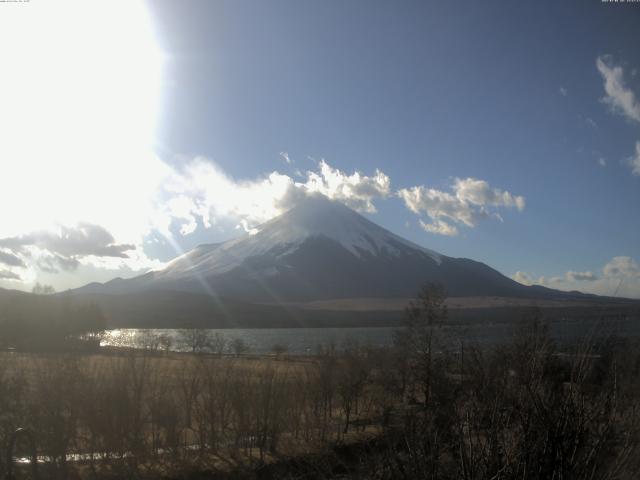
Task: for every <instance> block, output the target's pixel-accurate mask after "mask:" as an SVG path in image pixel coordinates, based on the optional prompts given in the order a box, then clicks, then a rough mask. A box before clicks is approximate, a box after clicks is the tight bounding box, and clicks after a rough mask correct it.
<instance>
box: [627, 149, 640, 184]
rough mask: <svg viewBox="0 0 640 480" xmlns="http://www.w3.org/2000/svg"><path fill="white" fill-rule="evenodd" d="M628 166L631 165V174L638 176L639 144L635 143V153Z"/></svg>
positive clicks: (639, 169) (639, 171)
mask: <svg viewBox="0 0 640 480" xmlns="http://www.w3.org/2000/svg"><path fill="white" fill-rule="evenodd" d="M629 165H631V172H632V173H633V174H634V175H639V176H640V142H636V152H635V154H634V155H633V156H632V157H631V158H630V159H629Z"/></svg>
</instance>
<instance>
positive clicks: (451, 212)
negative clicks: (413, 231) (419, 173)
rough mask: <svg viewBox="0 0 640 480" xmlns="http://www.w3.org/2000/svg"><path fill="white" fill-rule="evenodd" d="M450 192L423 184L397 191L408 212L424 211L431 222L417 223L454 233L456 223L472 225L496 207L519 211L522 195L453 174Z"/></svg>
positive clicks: (521, 208)
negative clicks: (453, 178)
mask: <svg viewBox="0 0 640 480" xmlns="http://www.w3.org/2000/svg"><path fill="white" fill-rule="evenodd" d="M451 189H452V192H451V193H450V192H444V191H441V190H437V189H435V188H428V187H425V186H424V185H419V186H415V187H412V188H403V189H400V190H399V191H398V193H397V195H398V196H399V197H400V198H401V199H402V200H403V201H404V203H405V206H406V207H407V208H408V209H409V210H411V211H412V212H414V213H416V214H418V215H421V214H426V215H427V216H428V217H429V218H430V219H431V223H426V222H423V221H422V220H420V225H421V226H422V228H423V229H424V230H426V231H427V232H430V233H437V234H440V235H450V236H453V235H457V234H458V228H457V226H456V224H457V225H464V226H466V227H475V226H476V225H477V224H478V222H479V221H480V220H483V219H486V218H489V217H491V216H494V217H495V218H498V219H500V220H501V219H502V217H501V216H500V215H499V214H498V213H497V212H495V211H494V210H495V209H498V208H505V207H506V208H513V207H515V208H517V209H518V210H519V211H522V210H523V209H524V207H525V199H524V197H522V196H519V195H513V194H512V193H510V192H507V191H505V190H500V189H498V188H493V187H491V186H490V185H489V183H488V182H486V181H485V180H479V179H477V178H465V179H460V178H456V179H455V180H454V182H453V185H452V187H451Z"/></svg>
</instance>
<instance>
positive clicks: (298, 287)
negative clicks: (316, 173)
mask: <svg viewBox="0 0 640 480" xmlns="http://www.w3.org/2000/svg"><path fill="white" fill-rule="evenodd" d="M426 282H436V283H440V284H442V285H443V286H444V287H445V289H446V291H447V293H448V295H449V296H451V297H499V298H517V299H528V300H530V301H532V302H536V301H549V300H553V301H572V302H576V301H577V302H601V301H603V300H604V299H602V298H601V297H596V296H593V295H585V294H581V293H579V292H561V291H557V290H552V289H548V288H544V287H539V286H525V285H521V284H520V283H518V282H515V281H514V280H512V279H510V278H508V277H506V276H504V275H502V274H501V273H500V272H498V271H496V270H494V269H493V268H491V267H489V266H487V265H485V264H483V263H481V262H477V261H474V260H470V259H466V258H452V257H448V256H445V255H441V254H439V253H437V252H434V251H432V250H429V249H426V248H424V247H421V246H419V245H416V244H414V243H412V242H410V241H408V240H406V239H404V238H402V237H399V236H398V235H395V234H393V233H391V232H390V231H388V230H386V229H384V228H382V227H380V226H378V225H376V224H375V223H373V222H371V221H369V220H367V219H366V218H364V217H363V216H362V215H360V214H358V213H356V212H355V211H353V210H352V209H350V208H348V207H346V206H345V205H343V204H341V203H338V202H333V201H330V200H328V199H327V198H325V197H320V196H314V197H309V198H307V199H306V200H304V201H303V202H301V203H299V204H298V205H297V206H295V207H294V208H292V209H291V210H289V211H287V212H286V213H284V214H283V215H281V216H279V217H277V218H274V219H272V220H271V221H269V222H267V223H265V224H263V225H261V226H260V227H259V228H258V231H257V233H254V234H246V235H244V236H242V237H240V238H237V239H233V240H230V241H228V242H224V243H218V244H207V245H201V246H198V247H196V248H194V249H193V250H191V251H189V252H187V253H186V254H184V255H182V256H180V257H178V258H176V259H174V260H173V261H171V262H170V263H169V264H168V265H166V267H165V268H163V269H161V270H158V271H153V272H149V273H147V274H144V275H141V276H138V277H135V278H131V279H115V280H112V281H110V282H107V283H104V284H98V283H93V284H89V285H87V286H85V287H82V288H79V289H77V290H75V291H72V292H71V294H72V295H74V296H83V297H89V298H91V300H93V301H96V302H97V303H99V304H100V305H101V306H102V307H103V308H104V309H105V311H106V313H107V316H108V317H109V318H110V319H111V320H112V321H113V322H115V323H117V324H122V323H123V322H124V323H125V324H135V325H147V324H149V323H151V324H156V326H158V325H161V326H178V325H177V324H179V325H184V324H185V323H186V324H192V323H194V322H195V323H196V324H198V325H200V324H205V325H211V324H212V323H211V322H213V323H214V324H216V325H222V326H233V325H235V324H239V325H243V326H247V325H248V324H249V325H251V326H274V322H275V324H277V325H278V326H284V325H280V324H281V323H283V322H284V324H285V325H304V324H305V322H306V321H307V320H308V321H309V322H310V323H311V324H314V325H315V324H318V322H320V323H321V324H325V323H326V322H328V324H330V325H345V324H354V322H355V324H360V323H359V322H361V321H364V318H365V317H366V318H367V319H368V320H367V321H368V322H373V323H374V324H378V323H382V324H386V323H390V322H391V323H392V322H393V321H394V320H393V319H397V318H398V315H399V309H396V311H395V312H393V313H391V310H393V309H388V310H386V311H382V310H379V309H378V310H375V309H373V308H372V309H370V310H369V313H368V315H365V314H364V313H362V311H363V310H364V311H367V308H361V309H358V310H360V311H359V312H353V311H351V312H348V314H347V312H343V314H344V315H342V316H341V315H340V314H338V313H336V311H335V310H334V311H333V313H331V314H326V315H324V316H323V315H321V314H320V313H318V312H317V310H314V311H315V313H310V312H311V310H310V309H308V308H306V307H305V305H307V304H309V303H310V302H318V301H324V302H327V301H331V300H340V299H403V298H404V299H408V298H412V297H413V296H414V295H415V294H416V292H417V291H418V290H419V288H420V287H421V285H423V284H425V283H426ZM161 292H164V293H161ZM168 298H171V299H173V300H172V301H171V302H168V300H167V299H168ZM608 300H611V299H608ZM159 304H161V305H164V308H160V307H159V306H158V305H159ZM374 311H375V312H376V313H375V314H374V313H373V312H374ZM325 313H326V312H325ZM172 315H173V316H174V317H171V318H173V320H172V319H171V318H167V316H172ZM314 315H315V317H318V318H315V317H314ZM332 315H333V317H332ZM358 315H360V316H361V317H363V318H360V319H358ZM249 317H251V320H249V321H248V318H249ZM161 318H162V319H163V320H160V319H161ZM261 318H265V320H264V321H262V320H261ZM310 318H312V320H309V319H310ZM321 318H324V319H325V320H324V323H323V321H322V320H321ZM331 318H333V319H331ZM125 319H126V320H125ZM275 319H279V320H275ZM287 319H289V320H290V321H289V320H287ZM327 319H329V320H327ZM247 321H248V322H249V323H248V324H247ZM345 322H346V323H345Z"/></svg>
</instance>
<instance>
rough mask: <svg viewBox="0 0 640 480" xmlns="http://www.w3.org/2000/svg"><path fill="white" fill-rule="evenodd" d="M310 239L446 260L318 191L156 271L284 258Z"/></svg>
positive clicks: (367, 252) (220, 268)
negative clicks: (250, 229)
mask: <svg viewBox="0 0 640 480" xmlns="http://www.w3.org/2000/svg"><path fill="white" fill-rule="evenodd" d="M310 239H325V240H329V241H332V242H335V243H336V244H338V245H340V246H341V247H342V248H344V249H345V250H347V251H348V252H350V253H351V254H352V255H353V256H355V257H356V258H364V257H369V256H374V257H375V256H380V255H386V256H399V255H402V254H403V253H406V251H407V250H411V251H415V252H423V253H424V254H426V255H427V256H429V257H430V258H432V259H433V261H435V262H436V263H438V264H439V263H440V262H441V261H442V257H441V255H439V254H438V253H436V252H433V251H431V250H428V249H426V248H423V247H420V246H418V245H416V244H414V243H412V242H410V241H408V240H405V239H403V238H401V237H399V236H397V235H394V234H393V233H391V232H389V231H388V230H385V229H384V228H382V227H380V226H378V225H376V224H375V223H373V222H371V221H369V220H367V219H366V218H364V217H363V216H362V215H359V214H358V213H356V212H354V211H353V210H351V209H350V208H349V207H346V206H345V205H343V204H342V203H339V202H335V201H331V200H329V199H328V198H326V197H324V196H320V195H316V196H310V197H307V198H305V199H304V200H302V201H301V202H300V203H298V204H297V205H296V206H295V207H293V208H292V209H291V210H289V211H287V212H285V213H284V214H283V215H280V216H279V217H276V218H274V219H273V220H271V221H269V222H266V223H264V224H263V225H261V226H259V227H258V228H257V232H256V233H252V234H246V235H243V236H241V237H239V238H237V239H234V240H231V241H228V242H226V243H222V244H210V245H201V246H198V247H196V248H195V249H194V250H191V251H190V252H188V253H186V254H184V255H182V256H180V257H178V258H176V259H175V260H173V261H172V262H170V263H169V264H168V265H167V266H166V267H165V268H164V269H163V270H161V271H159V272H158V273H157V278H179V277H183V276H185V275H187V276H188V275H193V274H206V273H208V274H222V273H226V272H228V271H230V270H232V269H233V268H236V267H238V266H240V265H241V264H242V263H243V262H244V261H245V260H247V259H248V258H251V257H256V256H262V255H268V256H271V257H273V258H274V259H282V258H284V257H286V256H287V255H288V254H290V253H292V252H294V251H295V250H296V249H298V248H300V246H301V245H302V244H303V243H304V242H306V241H307V240H310Z"/></svg>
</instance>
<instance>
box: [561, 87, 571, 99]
mask: <svg viewBox="0 0 640 480" xmlns="http://www.w3.org/2000/svg"><path fill="white" fill-rule="evenodd" d="M558 91H559V92H560V95H562V96H563V97H566V96H567V95H569V90H567V89H566V88H564V87H560V89H559V90H558Z"/></svg>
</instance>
